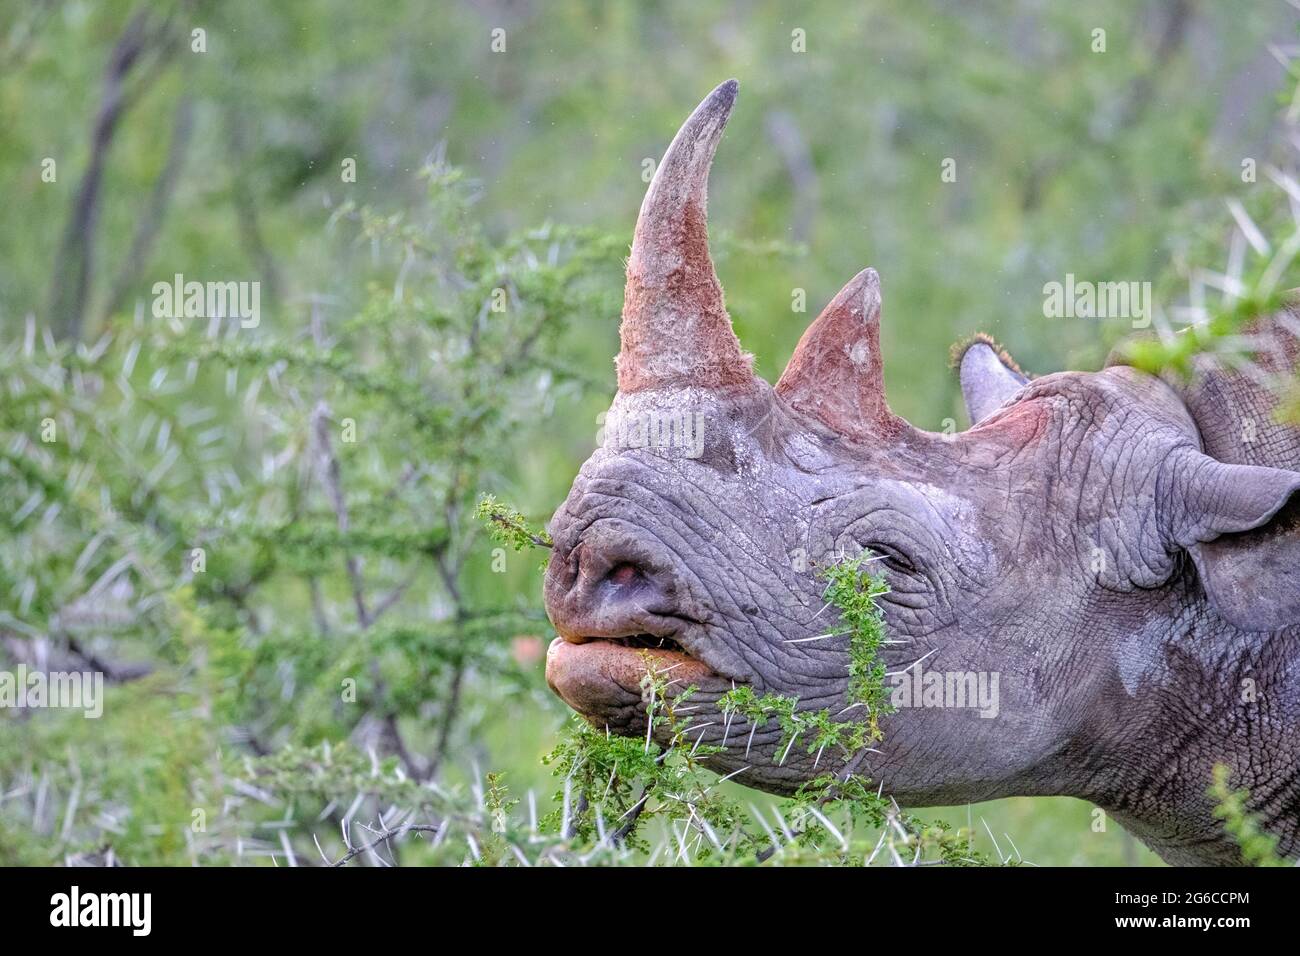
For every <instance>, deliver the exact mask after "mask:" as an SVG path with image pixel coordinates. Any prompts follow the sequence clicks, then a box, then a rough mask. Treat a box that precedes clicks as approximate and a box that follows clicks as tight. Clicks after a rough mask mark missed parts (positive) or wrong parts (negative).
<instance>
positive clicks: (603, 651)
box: [546, 634, 732, 730]
mask: <svg viewBox="0 0 1300 956" xmlns="http://www.w3.org/2000/svg"><path fill="white" fill-rule="evenodd" d="M652 672H653V673H655V674H659V675H663V676H664V677H665V678H666V679H667V680H668V693H670V694H673V695H676V694H680V693H681V692H682V691H684V690H686V688H688V687H696V688H698V689H700V690H706V691H714V692H717V693H721V692H723V691H725V690H727V689H729V688H730V687H731V686H732V682H731V681H730V680H729V679H727V678H724V677H723V676H722V675H721V674H719V673H718V672H717V671H715V670H713V669H712V668H711V667H709V665H707V664H706V663H704V662H703V661H702V660H699V659H698V658H696V657H692V656H691V655H690V654H689V653H687V651H686V650H685V649H684V648H683V647H682V646H681V644H679V643H678V642H677V641H676V640H674V639H673V638H671V637H656V636H654V635H651V634H635V635H629V636H626V637H613V638H608V637H605V638H602V637H584V636H567V637H565V636H561V637H557V638H555V640H553V641H552V642H551V646H550V647H549V648H548V649H547V651H546V682H547V684H549V685H550V687H551V690H553V691H554V692H555V693H556V694H557V695H558V696H559V697H560V699H561V700H563V701H564V702H565V703H566V704H568V705H569V706H570V707H572V708H573V709H574V710H576V711H577V712H578V713H580V714H582V715H583V716H584V717H586V718H587V719H588V720H589V721H591V722H592V723H593V724H595V725H596V726H598V727H600V726H607V727H610V729H612V730H633V729H637V726H638V725H639V727H641V728H643V727H644V726H645V724H644V715H645V703H646V702H645V694H646V691H645V690H644V689H643V686H642V685H643V682H644V681H645V678H646V676H647V675H648V674H650V673H652Z"/></svg>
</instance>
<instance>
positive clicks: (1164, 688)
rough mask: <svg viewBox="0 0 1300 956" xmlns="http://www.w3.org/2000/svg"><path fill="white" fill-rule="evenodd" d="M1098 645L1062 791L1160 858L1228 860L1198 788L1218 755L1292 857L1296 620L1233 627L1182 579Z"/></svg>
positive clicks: (1297, 818)
mask: <svg viewBox="0 0 1300 956" xmlns="http://www.w3.org/2000/svg"><path fill="white" fill-rule="evenodd" d="M1153 637H1154V638H1155V640H1152V638H1153ZM1109 650H1110V654H1109V657H1110V660H1109V664H1108V667H1107V669H1106V678H1105V680H1104V681H1103V683H1102V684H1101V685H1100V686H1099V688H1098V693H1097V695H1096V697H1095V700H1094V703H1093V706H1092V708H1091V713H1090V714H1089V715H1088V716H1087V717H1086V718H1085V721H1084V725H1083V727H1082V728H1081V730H1080V733H1079V734H1078V736H1077V737H1076V739H1074V740H1073V741H1072V742H1071V745H1070V747H1069V748H1068V751H1069V752H1068V753H1064V754H1062V755H1061V756H1062V757H1063V758H1064V759H1063V761H1062V764H1063V765H1062V766H1061V767H1059V768H1058V769H1059V772H1060V773H1063V774H1066V775H1067V779H1072V784H1073V785H1072V786H1070V787H1068V788H1067V789H1066V792H1067V793H1069V794H1070V795H1072V796H1078V797H1081V798H1083V799H1086V800H1089V801H1091V802H1093V803H1095V804H1097V805H1098V806H1100V807H1102V808H1103V809H1105V810H1106V811H1107V812H1108V813H1109V814H1110V815H1111V816H1113V817H1114V818H1115V819H1117V820H1118V821H1120V822H1121V823H1122V824H1123V825H1124V826H1125V828H1126V829H1128V830H1129V831H1131V832H1132V833H1133V834H1134V835H1136V836H1137V837H1139V838H1140V839H1141V840H1142V841H1143V842H1144V843H1146V844H1147V845H1148V846H1150V847H1151V848H1152V849H1153V850H1155V851H1156V852H1157V853H1159V854H1160V855H1161V857H1162V858H1163V859H1165V860H1166V861H1167V862H1169V863H1175V864H1215V863H1221V864H1236V863H1240V861H1241V857H1240V851H1239V849H1238V847H1237V846H1236V845H1235V843H1234V842H1233V841H1232V840H1231V838H1230V837H1228V836H1227V834H1226V832H1225V831H1224V828H1223V823H1222V821H1220V820H1217V819H1215V818H1214V816H1213V812H1212V811H1213V801H1212V800H1211V799H1210V798H1209V797H1208V796H1207V795H1206V790H1207V788H1208V787H1209V785H1210V782H1211V774H1212V772H1213V768H1214V765H1215V764H1217V763H1222V764H1226V765H1227V766H1228V767H1229V768H1231V771H1232V776H1231V780H1232V786H1233V788H1234V789H1239V788H1246V789H1248V790H1249V791H1250V802H1249V807H1250V810H1251V812H1253V813H1255V814H1257V815H1258V816H1259V818H1260V820H1261V822H1262V823H1263V824H1264V825H1265V827H1266V828H1268V829H1269V830H1270V831H1271V832H1272V833H1274V834H1276V835H1277V836H1278V837H1279V840H1280V843H1279V850H1280V851H1281V852H1282V853H1283V854H1285V855H1287V856H1296V855H1300V628H1288V629H1286V630H1282V631H1276V632H1271V633H1250V632H1245V631H1241V630H1239V629H1237V628H1234V627H1232V626H1231V625H1229V624H1227V623H1226V622H1224V621H1223V620H1222V619H1220V618H1219V617H1218V616H1217V615H1215V614H1214V612H1213V611H1212V610H1211V609H1209V608H1208V606H1207V605H1206V604H1205V602H1204V599H1203V598H1202V597H1201V596H1199V594H1198V593H1197V589H1196V585H1195V581H1194V580H1193V579H1191V578H1190V577H1189V578H1188V579H1187V580H1186V581H1185V582H1184V584H1183V585H1182V586H1180V587H1179V588H1176V589H1174V593H1172V594H1169V595H1166V596H1165V597H1164V598H1163V599H1161V600H1159V602H1158V603H1157V604H1156V605H1155V606H1153V607H1151V608H1150V609H1149V614H1148V616H1147V617H1146V619H1145V620H1144V621H1143V622H1142V625H1141V626H1140V627H1137V628H1134V629H1130V630H1129V631H1127V632H1126V633H1124V634H1122V635H1119V636H1118V637H1117V638H1116V640H1115V641H1114V642H1113V644H1112V646H1111V647H1110V648H1109ZM1081 771H1082V773H1081Z"/></svg>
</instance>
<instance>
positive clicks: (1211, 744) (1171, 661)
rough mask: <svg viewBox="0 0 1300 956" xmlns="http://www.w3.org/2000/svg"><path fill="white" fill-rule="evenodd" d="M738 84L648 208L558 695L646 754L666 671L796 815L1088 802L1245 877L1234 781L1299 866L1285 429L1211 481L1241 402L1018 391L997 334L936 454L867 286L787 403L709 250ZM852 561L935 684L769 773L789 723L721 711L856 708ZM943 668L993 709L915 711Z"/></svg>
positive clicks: (1295, 486)
mask: <svg viewBox="0 0 1300 956" xmlns="http://www.w3.org/2000/svg"><path fill="white" fill-rule="evenodd" d="M736 91H737V85H736V83H735V82H734V81H729V82H727V83H724V84H723V85H722V86H719V87H718V88H717V89H716V90H714V91H713V92H712V93H711V94H710V95H709V96H708V97H707V98H706V99H705V100H704V102H703V103H701V104H700V106H699V107H698V108H697V109H696V110H695V112H694V113H693V114H692V115H691V117H690V118H689V119H688V120H687V121H686V123H685V125H683V126H682V128H681V130H680V131H679V132H678V134H677V136H676V138H675V139H674V140H673V142H672V144H671V146H670V147H669V149H668V151H667V153H666V155H665V156H664V159H663V162H662V163H661V164H660V166H659V168H658V171H657V173H656V175H655V177H654V180H653V182H652V183H651V184H650V187H649V190H648V192H647V194H646V197H645V201H644V203H643V205H642V207H641V212H640V217H639V219H638V222H637V226H636V233H635V238H634V240H633V244H632V251H631V256H630V258H629V260H628V264H627V287H626V293H625V302H624V308H623V319H622V326H621V329H620V333H621V350H620V354H619V356H618V359H617V368H618V394H617V396H616V397H615V399H614V402H613V405H612V407H611V408H610V410H609V413H608V415H607V418H606V421H605V429H604V431H605V437H604V439H603V445H602V447H600V448H598V449H597V450H596V452H595V453H594V454H593V455H592V456H591V458H590V459H589V460H588V461H587V462H586V464H584V465H583V467H582V469H581V471H580V473H579V475H578V477H577V479H576V480H575V482H574V484H573V488H572V491H571V492H570V494H569V497H568V499H567V500H566V501H565V502H564V504H563V505H562V506H561V507H560V509H559V511H558V512H557V513H556V514H555V516H554V518H553V520H552V522H551V532H552V535H553V537H554V542H555V546H554V550H553V552H552V556H551V559H550V563H549V566H548V569H547V573H546V579H545V599H546V607H547V611H548V614H549V616H550V618H551V621H552V622H553V623H554V625H555V629H556V632H557V634H558V635H559V636H558V638H557V639H556V640H555V641H554V642H553V643H552V645H551V648H550V650H549V652H548V658H547V680H548V682H549V683H550V685H551V687H552V688H553V689H554V690H555V692H556V693H558V694H559V695H560V696H561V697H562V698H563V699H564V700H565V701H566V702H567V703H568V704H569V705H570V706H571V707H573V708H574V709H575V710H577V711H578V712H580V713H581V714H583V715H584V716H585V717H586V718H587V719H588V720H590V721H592V722H593V723H595V724H596V725H598V726H601V727H607V728H608V729H609V730H610V731H611V732H613V733H618V734H628V735H636V734H641V735H643V734H644V733H645V729H646V725H645V720H646V716H645V706H644V702H643V700H642V689H641V678H642V676H643V674H644V673H645V670H646V662H645V657H644V655H645V653H646V652H647V651H648V652H649V653H650V654H651V655H653V656H654V657H656V658H657V659H658V660H659V661H661V662H662V663H663V665H664V666H665V668H667V667H671V668H672V669H673V670H672V677H673V684H672V687H673V688H676V689H677V690H679V691H680V690H681V689H682V688H685V687H687V686H694V687H696V688H697V692H696V696H695V698H694V699H693V701H692V703H693V704H702V705H703V706H700V707H697V708H696V710H695V712H694V713H693V714H692V717H693V718H694V720H693V724H694V725H695V726H697V727H699V728H700V732H701V734H702V739H703V740H704V741H705V742H706V743H713V744H718V743H722V742H723V740H724V737H726V736H727V735H728V733H729V739H727V740H726V750H725V752H723V753H721V754H718V755H717V756H715V757H712V758H710V759H711V761H712V762H713V764H714V765H715V766H716V768H717V769H718V770H719V771H722V772H732V771H741V770H742V768H744V769H743V771H742V772H741V773H739V774H738V776H737V777H736V779H737V781H738V782H742V783H746V784H748V785H749V786H753V787H757V788H760V789H763V790H768V791H772V792H790V791H791V790H793V789H794V788H796V787H797V786H798V785H799V784H800V783H802V782H804V781H806V780H808V779H810V778H812V777H813V776H815V775H816V774H818V773H825V772H827V771H828V770H830V771H840V770H847V769H852V770H853V771H854V772H857V773H861V774H863V775H865V776H869V777H870V778H872V779H873V780H877V781H880V782H881V783H882V784H883V786H884V787H885V788H886V790H887V791H888V792H891V793H893V794H894V795H895V796H896V797H897V799H898V800H899V801H900V802H901V803H903V804H905V805H911V806H925V805H944V804H955V803H961V802H968V801H981V800H988V799H994V798H998V797H1004V796H1010V795H1047V794H1067V795H1073V796H1076V797H1081V798H1084V799H1087V800H1091V801H1093V802H1094V803H1096V804H1098V805H1099V806H1102V807H1103V808H1105V809H1106V810H1108V811H1109V812H1111V813H1112V814H1113V815H1115V816H1117V817H1118V818H1119V819H1120V821H1121V822H1123V823H1124V824H1125V825H1126V826H1128V827H1129V828H1130V829H1131V830H1133V831H1134V832H1135V833H1137V834H1138V835H1139V836H1141V837H1142V838H1143V839H1145V840H1146V841H1147V842H1148V843H1149V844H1150V845H1152V846H1153V847H1154V848H1156V849H1157V850H1158V852H1161V853H1162V854H1163V855H1164V856H1165V857H1166V858H1167V859H1170V860H1172V861H1203V862H1230V861H1232V860H1234V859H1236V857H1235V856H1234V852H1235V851H1234V850H1233V848H1232V847H1231V846H1229V845H1227V844H1225V842H1224V841H1223V839H1222V830H1221V827H1220V826H1219V825H1218V824H1217V822H1216V821H1215V820H1214V819H1213V818H1212V816H1211V813H1210V806H1209V803H1208V801H1207V798H1206V797H1205V788H1206V786H1207V784H1208V783H1209V780H1210V772H1211V767H1212V766H1213V765H1214V764H1215V763H1217V762H1223V763H1227V764H1228V765H1229V766H1230V767H1231V768H1232V770H1233V771H1234V781H1235V782H1236V783H1237V784H1238V785H1241V786H1247V787H1250V788H1251V789H1252V794H1253V799H1254V801H1255V809H1256V810H1258V811H1259V812H1260V813H1262V814H1263V815H1264V817H1265V819H1266V821H1267V823H1268V825H1270V826H1271V827H1272V828H1273V829H1274V830H1275V831H1276V832H1278V833H1279V834H1280V835H1281V836H1282V838H1283V841H1284V842H1283V848H1284V849H1285V850H1287V851H1288V852H1292V853H1294V852H1296V851H1297V850H1300V843H1297V829H1296V828H1297V822H1296V818H1297V816H1300V812H1298V811H1300V785H1298V784H1297V779H1298V777H1297V773H1298V771H1300V762H1298V761H1297V752H1298V751H1300V735H1298V734H1297V722H1298V721H1300V658H1298V657H1297V653H1296V652H1297V645H1298V644H1300V636H1298V634H1300V629H1298V628H1297V624H1300V569H1298V568H1297V565H1298V564H1300V530H1297V529H1298V526H1300V507H1298V504H1300V498H1298V499H1293V497H1292V496H1293V495H1295V493H1296V491H1297V490H1300V473H1297V471H1296V470H1294V469H1300V437H1297V435H1296V432H1295V430H1293V429H1292V430H1287V429H1283V428H1282V427H1281V426H1277V425H1275V424H1274V423H1272V420H1271V418H1270V417H1269V416H1268V414H1267V409H1255V411H1256V412H1259V415H1258V425H1259V427H1260V428H1261V429H1262V430H1263V433H1262V434H1261V435H1260V436H1259V440H1260V441H1259V447H1260V448H1268V449H1271V451H1269V452H1268V454H1272V455H1273V456H1274V458H1275V459H1281V460H1275V461H1272V462H1271V463H1268V464H1264V463H1259V462H1254V463H1247V462H1244V461H1239V460H1233V459H1232V457H1231V454H1230V452H1231V450H1232V447H1233V443H1232V442H1231V441H1228V440H1225V441H1224V442H1223V445H1224V447H1225V448H1226V449H1227V450H1228V452H1226V453H1224V454H1221V455H1220V456H1219V457H1213V456H1211V455H1210V454H1207V453H1206V450H1205V446H1204V443H1203V439H1202V431H1203V430H1204V429H1206V428H1207V423H1206V421H1198V418H1197V415H1196V414H1194V411H1195V408H1194V407H1193V406H1197V407H1199V409H1200V411H1199V413H1197V414H1199V415H1200V416H1201V417H1202V418H1204V419H1213V421H1211V422H1210V423H1209V424H1210V425H1212V426H1213V430H1215V432H1216V434H1224V435H1227V434H1229V433H1230V432H1231V431H1232V427H1233V420H1228V419H1225V418H1224V416H1226V415H1230V414H1234V413H1232V412H1230V411H1225V409H1226V408H1227V405H1228V404H1230V403H1228V402H1227V399H1225V398H1224V393H1223V390H1225V389H1228V388H1229V385H1230V384H1231V383H1228V382H1227V380H1226V379H1222V378H1220V379H1212V380H1206V382H1203V383H1202V387H1201V389H1200V391H1199V392H1198V393H1197V400H1196V401H1195V402H1191V401H1189V399H1188V398H1187V392H1186V391H1185V390H1184V391H1182V392H1180V391H1179V390H1178V389H1175V388H1174V387H1172V386H1171V385H1170V384H1166V383H1165V382H1164V381H1161V380H1160V379H1158V378H1155V377H1153V376H1150V375H1148V374H1145V373H1143V372H1141V371H1138V370H1136V369H1133V368H1129V367H1124V366H1120V365H1116V366H1112V367H1107V368H1105V369H1103V370H1101V371H1098V372H1091V373H1089V372H1063V373H1059V374H1053V375H1047V376H1044V377H1041V378H1037V379H1034V380H1030V379H1029V378H1027V377H1026V376H1025V375H1023V374H1022V373H1021V372H1020V371H1019V370H1018V369H1017V368H1016V367H1015V364H1014V363H1013V362H1011V360H1010V359H1009V358H1008V357H1006V356H1005V354H1001V353H1000V352H999V351H998V350H997V349H995V348H994V347H993V346H992V345H991V344H990V343H989V342H987V341H984V340H978V339H977V340H976V341H975V342H974V343H973V344H971V345H970V346H968V347H967V348H966V349H965V350H964V352H962V354H961V355H960V357H959V367H960V377H961V387H962V392H963V394H964V397H965V399H966V403H967V407H968V409H969V412H970V417H971V420H972V422H973V426H972V427H971V428H970V429H969V430H967V431H965V432H961V433H958V434H951V435H950V434H936V433H932V432H927V431H923V430H920V429H918V428H915V427H913V426H912V425H910V424H908V423H907V422H906V421H903V420H902V419H900V418H899V417H898V416H896V415H894V414H893V413H892V412H891V411H890V408H889V405H888V404H887V402H886V399H885V392H884V387H883V377H882V358H881V352H880V316H881V291H880V281H879V278H878V277H877V275H876V273H875V272H874V271H873V270H871V269H866V270H864V271H862V272H860V273H859V274H858V275H857V276H855V277H854V278H853V279H852V280H851V281H850V282H849V283H848V285H846V286H845V287H844V289H843V290H842V291H841V292H840V293H839V294H838V295H837V296H836V297H835V298H834V300H833V301H832V302H831V303H830V304H829V305H828V306H827V307H826V309H825V311H824V312H822V314H821V315H820V316H819V317H818V318H817V320H816V321H815V322H814V323H813V324H812V325H811V326H810V327H809V328H808V330H807V332H806V333H805V334H804V336H803V339H802V340H801V341H800V343H799V345H798V347H797V348H796V350H795V353H794V355H793V357H792V358H791V360H790V363H789V365H788V367H787V368H786V370H785V372H784V374H782V376H781V378H780V380H779V381H778V382H777V384H776V386H775V387H774V388H773V387H772V386H769V385H768V384H767V383H765V382H764V381H762V380H761V379H759V378H758V377H757V376H755V374H754V373H753V371H752V368H751V361H750V357H749V356H747V355H746V354H745V353H744V352H742V350H741V348H740V344H739V342H738V341H737V339H736V336H735V334H734V333H733V331H732V327H731V322H730V319H729V318H728V315H727V312H726V309H725V307H724V304H723V295H722V289H721V286H720V285H719V282H718V279H717V276H716V274H715V272H714V269H713V264H712V262H711V260H710V256H709V249H708V237H707V227H706V187H707V179H708V172H709V167H710V165H711V162H712V159H713V156H714V152H715V150H716V148H717V146H718V143H719V141H720V139H721V136H722V131H723V127H724V125H725V123H726V120H727V117H728V114H729V113H730V111H731V108H732V105H733V103H734V101H735V97H736ZM1289 354H1290V355H1291V356H1292V357H1294V355H1295V352H1294V349H1293V350H1292V351H1291V352H1290V353H1289ZM1216 388H1217V389H1219V390H1220V391H1219V392H1216V391H1215V389H1216ZM1207 389H1208V391H1207ZM1233 394H1238V393H1233ZM1229 397H1231V396H1229ZM1256 397H1257V396H1256ZM1239 398H1240V395H1239ZM1249 400H1253V399H1251V396H1249V395H1247V396H1245V398H1244V399H1241V401H1239V402H1238V406H1240V407H1238V408H1237V412H1240V410H1241V407H1246V406H1244V405H1242V402H1243V401H1244V402H1245V403H1246V405H1249ZM1216 416H1217V417H1216ZM1251 453H1252V454H1253V453H1254V452H1251ZM863 549H866V550H869V551H871V552H873V554H874V556H875V557H876V558H878V564H877V565H876V567H878V568H879V569H880V570H881V571H882V572H883V574H884V575H885V577H886V578H887V580H888V582H889V584H890V587H891V590H890V592H889V594H888V595H887V596H886V597H885V598H884V599H883V600H882V605H883V610H884V614H885V618H886V621H887V625H888V631H889V636H890V640H891V643H889V644H888V646H887V647H886V649H885V660H886V663H887V665H888V669H889V671H890V672H891V683H892V684H898V685H899V686H900V688H901V687H902V686H903V684H904V683H905V682H906V681H907V680H910V679H913V678H915V681H914V686H915V687H916V688H917V689H918V690H921V691H922V692H921V693H918V694H917V695H916V699H915V700H913V701H911V704H912V706H904V707H900V708H899V709H898V710H897V711H896V712H895V713H894V714H892V715H890V716H887V717H885V718H884V720H883V723H882V726H883V728H884V731H885V738H884V742H883V743H881V744H880V745H879V746H878V748H877V750H878V751H879V752H871V753H865V754H857V755H853V756H852V757H851V758H849V757H846V756H845V755H836V756H835V757H831V756H829V755H820V756H818V755H813V754H809V753H806V752H805V748H803V747H796V748H792V749H791V750H790V751H789V752H788V753H785V754H778V753H777V752H776V750H777V744H778V742H779V737H780V733H779V730H778V729H777V727H776V726H775V722H772V724H771V726H769V727H766V728H763V727H760V728H759V729H757V730H756V731H755V734H754V736H753V737H752V738H751V737H750V736H749V734H748V733H747V732H746V733H735V732H734V731H729V730H728V728H727V727H726V721H724V720H723V719H722V715H721V714H719V713H718V709H717V707H716V706H715V703H716V701H717V699H718V697H719V696H720V695H721V694H723V693H724V692H726V691H727V690H730V689H731V688H732V687H735V686H739V685H742V684H748V685H750V686H752V687H753V688H754V689H755V690H756V691H758V692H759V693H763V692H768V691H772V692H776V693H779V694H783V695H787V696H793V697H797V698H798V700H799V706H800V707H801V708H807V709H822V708H827V707H828V708H830V709H831V710H832V712H833V713H840V712H842V711H844V709H845V708H846V707H848V706H849V704H850V701H849V699H848V697H847V687H848V663H849V649H848V638H847V636H845V635H843V634H841V633H838V629H837V627H836V614H837V612H836V610H835V609H834V608H828V607H827V605H826V602H825V601H824V599H823V596H822V592H823V588H824V583H823V582H822V581H821V580H820V579H819V578H818V576H817V575H816V573H815V572H816V569H817V567H818V566H819V564H824V563H825V561H827V560H828V559H830V558H832V557H833V556H835V555H839V554H842V553H850V554H852V553H856V552H860V551H862V550H863ZM922 673H925V674H926V675H928V676H926V677H925V678H924V680H923V679H922V678H921V674H922ZM936 674H937V675H939V682H940V684H939V686H940V687H942V683H943V681H944V680H945V679H947V678H949V677H950V676H951V675H954V674H955V675H959V682H963V683H965V686H966V687H967V689H970V688H972V687H974V686H975V685H974V684H971V683H969V682H968V677H969V675H976V680H977V681H978V680H981V679H982V680H983V681H984V683H983V684H982V685H980V686H981V687H982V688H983V690H982V691H981V694H983V695H984V696H983V697H982V699H981V700H980V701H979V702H978V703H979V706H969V703H970V702H969V701H967V705H966V706H959V705H956V703H955V701H954V700H953V699H951V698H948V697H944V695H943V692H942V690H940V691H939V692H938V695H937V696H936V697H934V699H932V700H931V699H926V694H925V691H924V690H923V687H929V688H932V687H934V686H936V685H935V684H934V682H933V678H934V675H936ZM896 675H906V676H902V677H900V676H896ZM925 681H930V683H929V684H926V683H925ZM1246 687H1252V688H1253V693H1246V692H1244V691H1243V688H1246ZM989 689H991V690H992V691H993V693H992V694H991V695H989V694H988V693H987V692H988V690H989ZM972 693H973V691H972ZM945 705H946V706H945ZM859 713H860V712H859ZM692 736H694V734H692ZM850 760H852V761H853V766H852V767H850V766H849V761H850ZM818 763H820V766H817V764H818Z"/></svg>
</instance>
